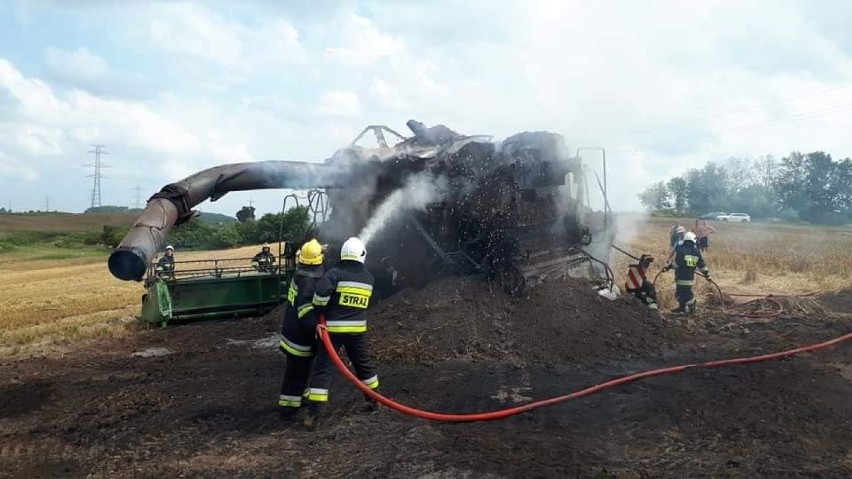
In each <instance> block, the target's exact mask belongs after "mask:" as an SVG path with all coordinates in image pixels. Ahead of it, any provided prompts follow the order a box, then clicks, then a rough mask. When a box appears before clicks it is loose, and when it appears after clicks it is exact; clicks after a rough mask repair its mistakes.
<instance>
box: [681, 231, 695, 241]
mask: <svg viewBox="0 0 852 479" xmlns="http://www.w3.org/2000/svg"><path fill="white" fill-rule="evenodd" d="M683 241H684V242H687V241H692V242H693V243H695V233H693V232H692V231H687V232H686V234H684V235H683Z"/></svg>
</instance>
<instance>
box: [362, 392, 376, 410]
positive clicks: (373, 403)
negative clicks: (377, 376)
mask: <svg viewBox="0 0 852 479" xmlns="http://www.w3.org/2000/svg"><path fill="white" fill-rule="evenodd" d="M374 391H376V392H378V390H377V389H374ZM364 402H366V403H367V407H365V408H364V410H365V411H367V412H376V411H378V410H379V402H378V401H376V400H375V399H373V398H371V397H370V396H367V395H366V394H364Z"/></svg>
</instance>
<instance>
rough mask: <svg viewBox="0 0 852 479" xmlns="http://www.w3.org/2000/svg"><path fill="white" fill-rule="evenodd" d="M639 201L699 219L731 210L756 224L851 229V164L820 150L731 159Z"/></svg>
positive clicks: (652, 191)
mask: <svg viewBox="0 0 852 479" xmlns="http://www.w3.org/2000/svg"><path fill="white" fill-rule="evenodd" d="M639 198H640V200H641V201H642V204H643V205H644V206H645V207H646V208H648V209H650V210H653V211H665V210H669V209H670V208H672V206H674V211H675V212H677V213H682V212H685V213H688V214H690V215H695V216H697V215H701V214H704V213H707V212H710V211H727V212H742V213H748V214H750V215H751V216H752V218H755V219H781V220H784V221H801V220H806V221H809V222H812V223H818V224H847V223H850V222H852V160H850V159H845V160H842V161H834V160H832V158H831V156H830V155H828V154H826V153H823V152H820V151H817V152H813V153H808V154H802V153H799V152H793V153H791V154H790V155H789V156H787V157H786V158H783V159H781V161H780V162H778V161H776V160H775V159H774V158H772V157H771V156H766V157H763V158H760V159H758V160H755V161H752V160H749V159H744V158H731V159H729V160H727V161H726V162H725V163H724V165H718V164H716V163H713V162H710V163H708V164H707V165H705V166H704V167H703V168H701V169H692V170H689V171H688V172H687V173H686V174H685V175H682V176H680V177H675V178H672V179H671V180H669V181H668V182H667V183H663V182H657V183H655V184H653V185H651V186H650V187H648V189H646V190H645V191H644V192H643V193H642V194H640V195H639ZM669 199H671V200H673V203H674V205H672V204H671V202H670V201H669Z"/></svg>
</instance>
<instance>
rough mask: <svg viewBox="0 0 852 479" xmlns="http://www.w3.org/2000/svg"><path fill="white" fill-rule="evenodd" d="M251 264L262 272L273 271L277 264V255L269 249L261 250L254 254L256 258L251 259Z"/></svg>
mask: <svg viewBox="0 0 852 479" xmlns="http://www.w3.org/2000/svg"><path fill="white" fill-rule="evenodd" d="M251 264H252V265H253V266H254V267H255V268H256V269H257V270H258V271H261V272H272V271H273V269H274V267H273V265H274V264H275V255H274V254H272V253H270V252H269V251H261V252H260V253H258V254H256V255H254V258H252V260H251Z"/></svg>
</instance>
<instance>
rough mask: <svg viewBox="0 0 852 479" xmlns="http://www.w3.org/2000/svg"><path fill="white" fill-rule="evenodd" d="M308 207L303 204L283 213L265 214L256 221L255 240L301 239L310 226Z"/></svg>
mask: <svg viewBox="0 0 852 479" xmlns="http://www.w3.org/2000/svg"><path fill="white" fill-rule="evenodd" d="M310 226H311V225H310V222H309V215H308V209H307V207H305V206H299V207H296V208H290V209H289V210H287V211H286V212H284V213H270V214H265V215H263V217H261V218H260V220H258V221H257V233H256V237H255V238H256V240H257V242H258V243H263V242H275V241H278V240H279V231H280V232H281V234H280V239H282V240H284V241H301V240H302V239H303V237H304V236H305V235H306V234H307V233H308V229H309V228H310Z"/></svg>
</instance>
